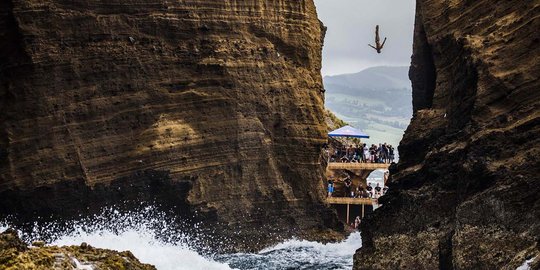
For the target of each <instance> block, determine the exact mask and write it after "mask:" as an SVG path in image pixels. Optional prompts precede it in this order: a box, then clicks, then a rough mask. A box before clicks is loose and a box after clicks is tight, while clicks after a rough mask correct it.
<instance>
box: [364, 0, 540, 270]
mask: <svg viewBox="0 0 540 270" xmlns="http://www.w3.org/2000/svg"><path fill="white" fill-rule="evenodd" d="M539 15H540V2H539V1H496V3H494V2H493V1H483V0H482V1H442V0H418V1H417V11H416V26H415V33H414V49H413V50H414V53H413V57H412V66H411V69H410V78H411V80H412V83H413V105H414V117H413V119H412V123H411V125H410V126H409V127H408V129H407V131H406V133H405V136H404V138H403V140H402V142H401V145H400V147H399V152H400V154H401V159H400V161H399V164H397V166H393V167H392V168H391V180H390V181H391V183H390V192H389V194H388V195H386V196H385V197H383V198H382V199H381V203H382V204H383V206H382V207H381V208H380V209H378V210H377V211H375V212H374V214H373V215H372V216H371V217H369V218H368V219H367V220H366V222H364V223H363V224H362V239H363V247H362V248H361V249H360V250H359V251H358V252H357V254H356V256H355V269H516V268H517V267H518V266H520V265H522V264H523V263H524V262H525V260H527V259H534V258H536V262H533V263H535V264H536V266H534V267H540V195H539V194H540V193H539V192H540V185H539V184H540V178H539V174H540V158H539V155H540V147H539V146H538V145H539V143H540V136H539V134H540V108H539V107H540V92H539V91H538V89H539V88H540V81H539V76H540V64H539V63H540V32H539V31H538V29H540V19H539V18H540V16H539Z"/></svg>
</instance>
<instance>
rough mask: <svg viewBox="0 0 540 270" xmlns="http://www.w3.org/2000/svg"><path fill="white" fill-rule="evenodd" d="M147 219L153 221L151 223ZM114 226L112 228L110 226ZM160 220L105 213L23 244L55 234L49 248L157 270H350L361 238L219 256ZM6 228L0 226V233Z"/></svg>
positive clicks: (52, 226)
mask: <svg viewBox="0 0 540 270" xmlns="http://www.w3.org/2000/svg"><path fill="white" fill-rule="evenodd" d="M149 217H151V218H149ZM111 220H113V221H114V222H111ZM169 224H171V223H170V221H169V220H167V219H166V218H165V216H164V215H162V214H160V213H156V212H155V209H153V208H151V207H149V208H146V209H145V210H144V211H142V212H137V213H125V214H122V213H119V212H117V211H115V210H114V209H108V210H107V211H106V213H104V214H102V215H98V216H96V217H93V218H91V219H86V220H81V221H78V222H76V223H73V224H72V226H71V227H70V228H68V229H66V228H65V227H64V228H63V229H58V226H56V225H55V224H50V225H47V226H45V227H43V225H40V226H41V227H40V228H37V226H36V228H35V230H34V232H32V233H30V234H28V233H26V235H24V236H25V237H26V239H27V240H28V239H30V240H31V239H40V235H41V234H42V233H43V232H45V231H46V232H47V233H50V231H53V230H54V231H55V236H54V238H55V240H54V241H53V242H52V243H51V245H59V246H65V245H80V244H81V243H82V242H86V243H88V244H89V245H91V246H94V247H98V248H106V249H112V250H117V251H125V250H129V251H131V252H132V253H133V254H134V255H135V256H136V257H137V258H138V259H139V260H140V261H141V262H143V263H149V264H152V265H155V266H156V267H157V269H159V270H199V269H200V270H226V269H241V270H248V269H265V270H272V269H276V270H278V269H280V270H281V269H317V270H325V269H336V270H338V269H351V268H352V264H353V254H354V252H355V251H356V249H358V248H360V246H361V245H362V241H361V239H360V233H353V234H351V235H350V236H349V237H348V238H347V239H346V240H345V241H343V242H340V243H329V244H322V243H318V242H312V241H305V240H298V239H290V240H288V241H284V242H282V243H279V244H277V245H275V246H272V247H268V248H265V249H264V250H261V251H260V252H257V253H237V254H227V255H218V254H212V253H211V252H206V251H205V252H204V254H202V253H199V252H197V251H196V250H199V249H195V248H194V246H196V243H197V241H198V237H192V236H191V235H189V234H182V233H177V234H175V235H170V236H169V237H163V235H164V233H165V234H166V233H169V232H173V231H175V230H174V228H170V227H169ZM6 228H7V225H6V223H2V222H0V231H3V230H5V229H6Z"/></svg>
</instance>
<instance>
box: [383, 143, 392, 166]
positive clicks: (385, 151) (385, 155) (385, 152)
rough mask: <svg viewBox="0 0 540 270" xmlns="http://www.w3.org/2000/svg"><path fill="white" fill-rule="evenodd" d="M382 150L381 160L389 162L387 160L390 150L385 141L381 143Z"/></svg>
mask: <svg viewBox="0 0 540 270" xmlns="http://www.w3.org/2000/svg"><path fill="white" fill-rule="evenodd" d="M382 150H383V162H384V163H390V162H388V161H389V160H390V153H389V152H390V151H389V149H388V145H387V144H386V143H384V144H383V146H382Z"/></svg>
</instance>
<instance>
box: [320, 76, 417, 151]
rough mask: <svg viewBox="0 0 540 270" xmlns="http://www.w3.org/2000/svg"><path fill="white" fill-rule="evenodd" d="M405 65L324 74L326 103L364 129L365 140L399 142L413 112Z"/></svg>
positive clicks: (341, 117) (335, 111)
mask: <svg viewBox="0 0 540 270" xmlns="http://www.w3.org/2000/svg"><path fill="white" fill-rule="evenodd" d="M408 70H409V68H408V67H373V68H368V69H366V70H363V71H361V72H358V73H354V74H343V75H336V76H327V77H325V78H324V86H325V88H326V107H327V108H328V109H329V110H331V111H332V112H333V113H334V114H335V115H336V116H337V117H339V118H340V119H342V120H344V121H345V122H347V123H350V124H351V125H353V126H355V127H357V128H360V129H362V130H364V131H365V132H366V133H368V134H369V135H370V136H371V137H370V139H369V140H365V141H366V142H368V143H379V142H388V143H390V144H392V145H396V146H397V145H398V144H399V141H400V140H401V138H402V136H403V132H404V130H405V129H406V128H407V126H408V124H409V122H410V118H411V116H412V94H411V92H412V90H411V83H410V80H409V78H408Z"/></svg>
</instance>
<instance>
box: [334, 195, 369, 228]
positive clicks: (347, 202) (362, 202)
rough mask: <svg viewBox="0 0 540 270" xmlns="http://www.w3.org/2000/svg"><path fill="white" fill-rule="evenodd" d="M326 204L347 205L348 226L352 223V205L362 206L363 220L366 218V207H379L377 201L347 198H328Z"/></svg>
mask: <svg viewBox="0 0 540 270" xmlns="http://www.w3.org/2000/svg"><path fill="white" fill-rule="evenodd" d="M326 202H327V203H329V204H344V205H347V224H349V221H350V207H351V204H352V205H362V218H364V211H365V210H364V206H365V205H373V206H375V205H377V204H378V201H377V199H372V198H347V197H328V198H326Z"/></svg>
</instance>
